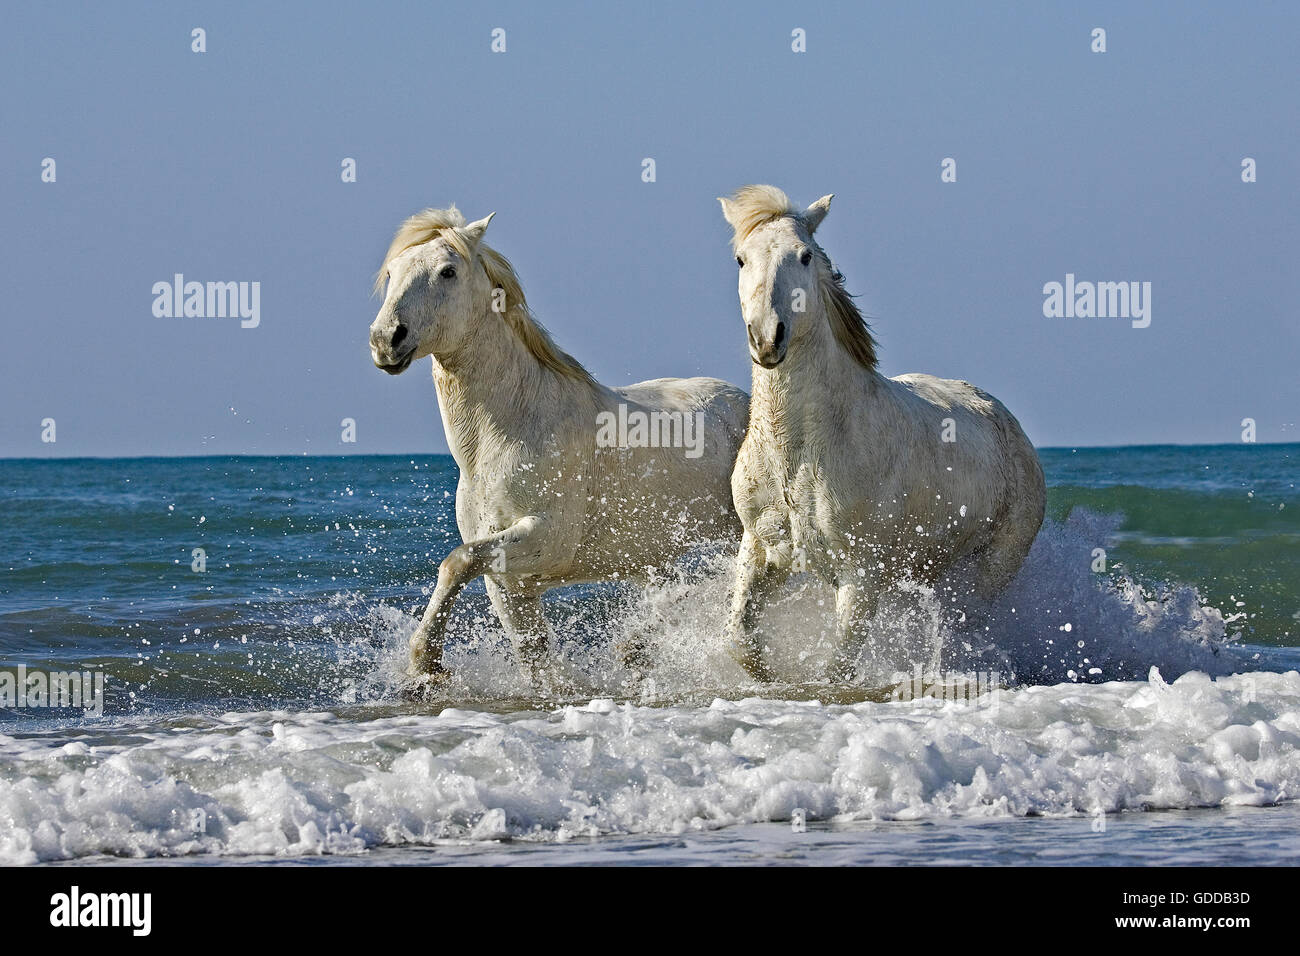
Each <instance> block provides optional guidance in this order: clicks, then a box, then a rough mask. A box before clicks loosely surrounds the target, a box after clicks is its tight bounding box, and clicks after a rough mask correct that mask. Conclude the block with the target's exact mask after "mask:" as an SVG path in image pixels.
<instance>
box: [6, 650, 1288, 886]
mask: <svg viewBox="0 0 1300 956" xmlns="http://www.w3.org/2000/svg"><path fill="white" fill-rule="evenodd" d="M1298 794H1300V673H1296V672H1290V673H1287V674H1276V673H1255V674H1249V675H1241V676H1236V677H1229V678H1223V679H1220V680H1218V681H1213V680H1211V679H1210V678H1209V677H1207V676H1205V675H1203V674H1199V673H1190V674H1186V675H1184V676H1183V677H1181V678H1180V679H1178V680H1177V681H1175V682H1173V683H1166V682H1165V681H1164V680H1163V679H1162V678H1161V677H1160V676H1159V674H1158V673H1156V672H1154V671H1153V673H1152V674H1151V677H1150V680H1149V681H1141V682H1111V683H1105V684H1095V685H1074V684H1059V685H1056V686H1037V687H1025V688H1021V689H1018V690H1014V691H1003V692H1000V693H997V694H991V695H987V696H985V697H981V698H977V699H975V700H974V701H971V702H965V703H955V702H949V703H946V704H942V703H937V702H934V701H907V702H887V703H873V702H865V703H860V704H853V705H823V704H821V703H818V702H817V701H786V700H764V699H760V698H747V699H743V700H739V701H728V700H722V699H717V700H715V701H713V703H712V704H711V705H710V706H705V707H682V706H668V707H642V706H637V705H634V704H631V703H624V704H617V703H615V702H614V701H612V700H609V699H596V700H593V701H591V702H590V703H589V704H586V705H584V706H564V707H559V708H556V709H554V710H551V711H549V712H545V711H533V712H523V713H514V714H492V713H485V712H481V711H472V710H463V709H447V710H444V711H442V712H441V713H440V714H438V715H436V716H430V715H407V716H397V717H391V716H390V717H382V718H377V719H357V718H356V717H355V716H353V717H352V719H348V718H346V717H340V716H336V715H334V714H330V713H306V714H291V713H287V712H259V713H232V714H226V715H223V716H220V717H214V718H203V719H196V718H186V719H177V720H174V721H172V722H170V723H168V724H166V725H160V724H151V725H140V726H134V725H130V724H122V723H117V724H114V725H112V726H105V727H101V728H83V730H82V732H81V733H80V734H78V735H77V736H76V738H75V739H71V740H69V739H68V738H67V736H63V735H58V736H56V735H42V734H38V735H33V736H26V737H0V817H2V818H3V819H5V820H6V823H7V825H6V827H5V828H4V830H3V831H2V832H0V862H4V863H31V862H35V861H39V860H56V859H68V858H80V857H86V856H91V855H96V854H105V853H107V854H115V855H122V856H135V857H140V856H159V855H168V856H170V855H188V854H196V853H211V854H275V855H284V856H305V855H313V854H326V853H345V854H355V853H361V852H363V851H364V850H365V849H366V848H368V847H373V846H376V845H404V844H437V843H439V842H442V841H487V840H500V839H504V838H512V839H519V840H535V841H565V840H568V839H572V838H574V837H580V836H595V835H600V834H611V833H651V832H654V833H683V832H688V831H698V830H707V829H714V828H718V827H724V826H728V825H731V824H737V823H745V822H754V821H765V820H785V819H789V818H790V817H791V815H792V813H793V812H794V811H795V809H796V808H802V809H803V810H804V811H805V812H806V814H807V816H808V818H809V819H830V820H836V821H853V820H917V819H933V818H945V817H998V816H1002V817H1008V816H1023V815H1028V814H1042V815H1064V816H1069V815H1090V814H1097V813H1099V812H1114V811H1119V810H1135V809H1152V808H1185V807H1214V806H1228V805H1252V806H1257V805H1264V804H1271V803H1276V802H1279V801H1286V800H1291V799H1294V798H1295V797H1296V796H1297V795H1298ZM1081 825H1087V824H1086V823H1084V824H1081Z"/></svg>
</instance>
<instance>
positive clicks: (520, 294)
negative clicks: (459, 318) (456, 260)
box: [375, 205, 596, 385]
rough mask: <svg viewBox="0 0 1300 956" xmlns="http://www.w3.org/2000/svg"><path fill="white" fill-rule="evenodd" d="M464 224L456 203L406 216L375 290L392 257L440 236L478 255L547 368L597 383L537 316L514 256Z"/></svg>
mask: <svg viewBox="0 0 1300 956" xmlns="http://www.w3.org/2000/svg"><path fill="white" fill-rule="evenodd" d="M464 225H465V217H464V216H463V215H462V214H461V211H460V210H459V209H457V208H456V207H455V206H454V205H452V206H450V207H448V208H447V209H425V210H423V211H421V212H417V213H416V214H415V215H414V216H411V217H410V218H409V219H407V220H406V221H405V222H403V223H402V224H401V225H400V226H399V227H398V229H397V233H396V235H394V236H393V241H392V242H391V243H389V246H388V252H387V253H385V255H384V262H383V264H382V265H381V266H380V267H379V272H378V273H377V274H376V275H375V292H379V291H380V290H382V289H383V287H384V282H385V280H386V279H387V277H388V266H389V263H391V262H392V261H393V259H394V258H395V257H397V256H399V255H401V254H402V253H403V252H405V251H406V250H407V249H409V248H411V247H412V246H419V245H423V244H424V243H426V242H431V241H432V240H434V239H436V238H438V237H439V236H441V237H442V238H443V239H445V240H446V241H447V244H448V245H450V246H451V247H452V248H453V249H455V250H456V253H457V255H459V256H460V257H461V258H462V259H464V260H465V261H466V262H473V261H474V260H475V259H477V260H478V262H479V263H480V264H481V265H482V266H483V271H484V272H486V273H487V277H488V281H489V282H491V283H492V288H494V289H501V290H502V291H503V292H504V293H505V312H504V313H503V315H502V318H504V319H505V321H506V325H508V326H509V327H510V329H511V331H513V332H514V334H515V335H516V336H518V338H519V341H520V342H522V343H523V345H524V347H525V348H526V349H528V352H529V354H531V355H532V356H533V358H535V359H537V361H538V362H540V363H541V364H542V366H543V367H544V368H548V369H550V370H551V371H553V372H556V373H557V374H559V375H562V376H564V377H566V378H571V379H574V380H576V381H579V382H584V383H586V384H589V385H595V384H596V381H595V379H593V378H592V377H591V373H590V372H588V371H587V370H586V369H585V368H583V366H582V363H580V362H579V361H578V360H577V359H575V358H574V357H573V356H572V355H569V354H568V353H567V352H565V351H564V350H563V349H561V348H560V347H559V346H558V345H556V344H555V340H554V339H552V338H551V334H550V333H549V332H547V331H546V329H545V328H544V327H543V326H542V324H541V323H540V322H538V321H537V320H536V319H535V318H533V315H532V313H531V312H530V311H529V310H528V302H527V300H526V299H525V298H524V288H523V285H522V284H521V283H520V281H519V276H518V275H517V274H516V273H515V270H514V267H513V266H511V265H510V261H509V260H508V259H506V257H505V256H503V255H501V253H499V252H497V251H496V250H495V249H493V248H491V247H489V246H488V245H487V243H485V242H483V241H481V240H480V241H479V243H478V245H477V246H475V245H474V244H473V243H472V242H471V240H470V238H469V236H467V235H466V234H465V232H464V229H463V227H464Z"/></svg>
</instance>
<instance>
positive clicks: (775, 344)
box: [772, 322, 785, 348]
mask: <svg viewBox="0 0 1300 956" xmlns="http://www.w3.org/2000/svg"><path fill="white" fill-rule="evenodd" d="M784 338H785V323H784V322H778V323H776V335H775V336H773V337H772V348H780V347H781V340H782V339H784Z"/></svg>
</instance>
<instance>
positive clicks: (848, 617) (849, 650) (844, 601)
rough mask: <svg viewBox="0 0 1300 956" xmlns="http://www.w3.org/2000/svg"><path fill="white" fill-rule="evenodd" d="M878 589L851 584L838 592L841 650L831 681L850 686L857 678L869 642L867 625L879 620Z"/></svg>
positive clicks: (834, 661) (870, 584)
mask: <svg viewBox="0 0 1300 956" xmlns="http://www.w3.org/2000/svg"><path fill="white" fill-rule="evenodd" d="M877 595H878V588H877V587H876V583H875V582H874V581H866V580H862V581H855V580H851V581H848V582H846V583H841V584H839V585H837V586H836V589H835V631H836V635H837V637H838V646H837V647H836V648H835V655H834V656H833V657H832V658H831V665H830V673H829V675H828V676H829V677H830V679H831V680H832V681H835V682H836V683H848V682H850V681H852V680H853V679H854V678H855V677H856V676H857V670H858V660H859V658H861V656H862V647H863V645H864V644H865V643H866V639H867V625H868V624H869V623H870V622H871V619H872V618H873V617H875V616H876V604H877Z"/></svg>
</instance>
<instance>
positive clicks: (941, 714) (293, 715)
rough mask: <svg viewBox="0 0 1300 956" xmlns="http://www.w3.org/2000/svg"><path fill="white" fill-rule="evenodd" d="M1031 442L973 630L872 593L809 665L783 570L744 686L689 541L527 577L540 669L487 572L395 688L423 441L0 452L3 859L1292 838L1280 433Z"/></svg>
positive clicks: (837, 851) (1288, 461) (826, 623)
mask: <svg viewBox="0 0 1300 956" xmlns="http://www.w3.org/2000/svg"><path fill="white" fill-rule="evenodd" d="M1039 455H1040V458H1041V460H1042V462H1043V466H1044V470H1045V472H1046V475H1047V480H1048V485H1049V488H1048V516H1047V520H1046V522H1045V523H1044V526H1043V530H1042V532H1041V533H1040V534H1039V537H1038V540H1037V541H1036V542H1035V544H1034V547H1033V550H1032V551H1031V553H1030V555H1029V557H1028V559H1027V560H1026V562H1025V565H1024V567H1023V568H1022V569H1021V572H1020V574H1019V575H1018V577H1017V578H1016V580H1015V581H1014V582H1013V584H1012V585H1011V586H1010V588H1009V589H1008V591H1007V592H1006V594H1004V595H1003V596H1002V597H1001V598H1000V599H999V600H998V601H997V602H996V603H995V605H994V606H993V607H992V608H990V609H988V614H987V615H986V616H984V617H982V618H981V619H980V620H981V623H980V624H978V625H976V624H971V623H970V622H967V621H965V620H963V619H962V618H960V617H954V614H953V612H952V611H951V610H950V609H949V608H948V607H947V606H946V605H945V602H944V599H943V594H942V593H939V592H936V591H935V590H932V589H927V588H924V587H921V586H919V585H918V586H913V587H904V588H902V589H900V590H899V591H898V592H897V593H895V594H893V595H891V596H889V597H888V598H887V599H886V600H884V601H883V602H882V606H881V611H880V613H879V615H878V616H877V619H876V621H874V622H873V624H872V629H871V634H872V637H871V642H870V645H869V650H868V653H869V654H870V655H871V656H872V657H873V660H874V661H875V663H877V664H879V665H880V666H878V667H876V668H875V669H874V670H873V671H871V675H872V676H870V677H867V678H864V679H863V680H862V681H860V682H859V683H856V684H849V685H832V684H828V683H825V682H824V681H823V680H822V678H821V674H822V673H823V666H824V663H825V659H826V655H827V653H828V651H829V646H830V645H829V640H830V634H831V625H830V615H831V610H832V607H833V596H832V595H831V594H830V592H828V591H826V590H825V588H824V587H823V586H822V585H821V584H820V583H818V582H817V581H816V580H814V579H810V578H808V577H807V576H804V577H802V578H796V579H794V580H792V582H791V584H790V585H788V586H787V588H786V590H785V592H783V593H782V594H781V595H779V596H778V597H777V599H776V600H774V602H773V605H772V608H771V611H770V613H769V615H768V619H767V620H766V621H765V624H764V628H765V631H764V633H765V639H766V640H767V641H768V643H769V644H770V645H771V646H772V648H773V653H774V659H775V665H774V666H775V668H776V671H777V673H778V677H779V679H778V681H777V682H776V683H774V684H771V685H761V686H760V685H756V684H754V683H752V682H751V681H749V680H748V679H747V678H746V677H745V675H744V674H743V672H741V671H740V670H739V669H738V668H737V667H736V665H735V664H734V663H732V662H731V661H730V659H729V658H728V657H727V656H726V654H725V653H724V651H723V649H722V631H723V622H724V619H725V614H726V604H727V589H728V577H729V569H730V563H731V558H732V555H733V554H734V549H735V542H730V541H721V542H701V545H700V547H699V548H698V549H697V550H696V551H694V552H693V553H692V554H691V555H689V556H687V557H686V558H684V559H683V560H682V561H681V562H680V563H679V564H678V565H677V566H676V567H674V568H671V569H665V570H664V571H663V572H662V573H659V574H657V575H655V576H654V577H653V578H652V579H651V580H649V581H648V582H640V583H623V584H620V583H605V584H597V585H584V586H574V587H570V588H565V589H560V590H557V591H554V592H552V593H551V594H550V595H549V596H548V598H547V605H546V608H547V615H548V619H549V620H550V623H551V625H552V629H553V631H554V639H553V644H552V649H551V650H552V653H553V654H554V655H555V656H556V657H557V659H559V660H560V661H561V662H562V666H563V668H564V669H565V673H566V674H567V675H568V680H567V681H566V684H565V689H564V690H563V691H560V692H557V694H556V695H554V696H550V697H543V696H538V693H537V692H535V691H534V690H532V689H531V688H530V687H529V686H528V685H527V684H526V683H525V682H523V681H522V679H521V678H520V677H519V675H518V672H517V669H516V667H515V664H514V660H513V655H512V652H511V648H510V644H509V641H508V639H507V638H506V636H505V635H504V633H503V632H502V630H501V628H500V626H499V625H498V623H497V622H496V620H495V618H494V616H493V615H492V613H491V609H490V606H489V605H488V602H487V598H486V595H485V593H484V591H483V587H482V584H481V582H479V583H476V584H474V585H472V586H471V587H469V588H468V589H467V590H466V591H465V593H464V594H463V595H462V597H461V599H460V601H459V602H458V605H457V611H456V614H455V616H454V619H453V620H452V623H451V626H450V628H449V637H448V645H447V651H446V655H445V660H446V661H447V663H448V665H449V667H450V668H451V670H452V671H453V673H454V675H455V676H454V678H453V680H452V681H451V682H450V683H449V684H448V685H447V686H446V687H445V688H443V689H442V690H441V691H439V692H438V693H437V694H436V695H435V696H427V695H426V696H418V695H411V694H410V693H409V689H408V688H407V687H406V685H405V684H404V682H403V680H402V670H403V668H404V665H405V661H406V654H407V640H408V638H409V636H410V634H411V632H412V631H413V630H414V628H415V626H416V622H417V617H416V615H418V613H419V612H420V610H421V609H422V607H423V605H424V603H425V602H427V600H428V595H429V593H430V590H431V587H432V585H433V582H434V579H435V577H436V571H437V566H438V562H439V561H440V560H441V559H442V557H443V556H444V555H445V554H446V553H447V552H448V551H450V550H451V549H452V548H453V547H455V546H456V545H457V544H458V543H459V540H460V539H459V535H458V533H457V530H456V524H455V519H454V496H455V485H456V478H457V471H456V466H455V463H454V462H453V461H452V459H451V458H450V457H447V456H438V455H432V456H375V457H366V456H349V457H333V458H331V457H209V458H132V459H58V460H54V459H50V460H18V459H14V460H4V461H0V502H3V505H2V507H3V515H4V517H3V521H2V522H0V864H61V863H76V864H78V865H93V864H101V863H111V864H122V863H135V864H141V865H148V864H151V863H159V862H168V863H176V862H189V863H193V864H196V865H202V864H209V865H210V864H222V863H248V862H257V863H268V864H280V865H299V866H301V865H339V864H342V865H354V866H355V865H405V864H420V865H442V864H445V865H454V864H492V865H511V864H525V865H537V864H583V863H599V864H611V863H612V864H626V865H637V864H676V863H690V864H760V865H763V864H770V865H780V864H835V865H839V864H877V865H902V864H969V865H1034V864H1050V865H1061V864H1088V865H1108V864H1117V865H1118V864H1129V863H1139V864H1152V865H1179V864H1187V865H1198V864H1215V863H1218V864H1225V863H1231V864H1242V865H1272V864H1293V865H1294V864H1296V863H1300V800H1298V799H1297V798H1300V673H1298V672H1297V671H1298V669H1300V491H1298V490H1297V482H1300V445H1298V444H1268V445H1265V444H1260V445H1255V444H1241V445H1233V446H1150V447H1124V448H1078V449H1072V448H1046V449H1041V450H1040V452H1039ZM633 640H635V641H640V642H642V643H644V644H645V646H646V647H647V648H648V654H647V658H648V662H647V663H644V664H642V665H640V667H641V669H640V670H635V671H634V670H632V669H630V668H629V667H627V666H625V665H623V664H622V663H621V658H620V654H619V648H620V647H621V646H624V645H625V644H627V643H628V642H629V641H633ZM59 675H64V676H63V677H62V678H61V677H59ZM74 675H75V681H74ZM60 681H62V684H60V683H59V682H60ZM74 684H75V689H76V690H78V691H82V690H84V693H83V694H81V695H80V697H79V698H76V699H74V698H73V697H72V696H71V693H72V690H73V689H74ZM56 686H57V687H58V688H59V690H58V692H55V691H54V688H55V687H56Z"/></svg>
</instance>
